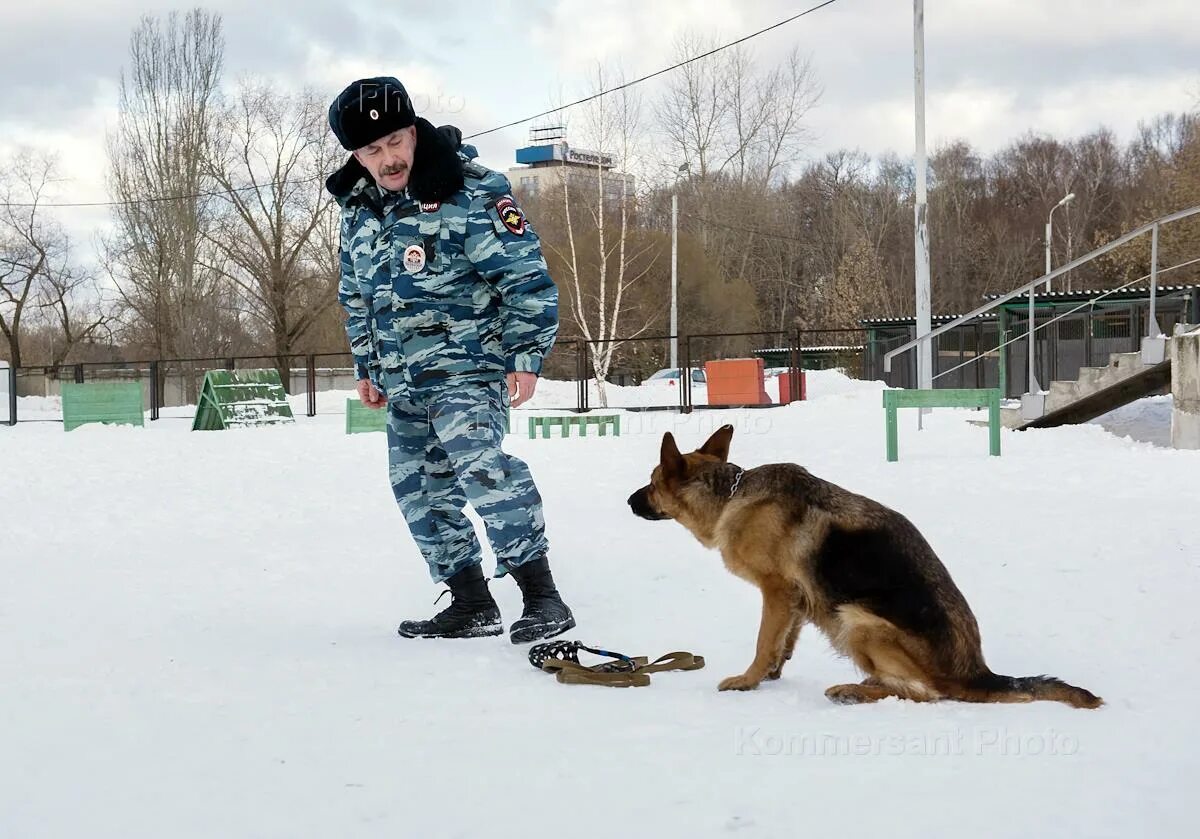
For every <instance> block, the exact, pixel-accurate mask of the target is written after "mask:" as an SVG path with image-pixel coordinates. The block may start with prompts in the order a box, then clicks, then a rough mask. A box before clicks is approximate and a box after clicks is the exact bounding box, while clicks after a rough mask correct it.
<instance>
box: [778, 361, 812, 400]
mask: <svg viewBox="0 0 1200 839" xmlns="http://www.w3.org/2000/svg"><path fill="white" fill-rule="evenodd" d="M796 381H797V384H798V385H799V386H798V387H797V388H796V389H795V392H794V393H793V392H792V374H791V373H780V374H779V404H780V405H786V404H788V403H789V402H802V401H804V400H805V399H807V398H808V394H807V388H806V387H805V384H806V383H805V380H804V371H803V370H800V371H799V375H797V376H796Z"/></svg>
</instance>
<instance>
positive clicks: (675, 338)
mask: <svg viewBox="0 0 1200 839" xmlns="http://www.w3.org/2000/svg"><path fill="white" fill-rule="evenodd" d="M686 171H688V164H686V163H684V164H682V165H680V167H679V168H678V169H677V170H676V171H675V188H674V189H673V190H671V363H670V365H669V366H670V368H671V369H672V370H674V369H677V368H678V367H679V176H680V175H681V174H683V173H684V172H686Z"/></svg>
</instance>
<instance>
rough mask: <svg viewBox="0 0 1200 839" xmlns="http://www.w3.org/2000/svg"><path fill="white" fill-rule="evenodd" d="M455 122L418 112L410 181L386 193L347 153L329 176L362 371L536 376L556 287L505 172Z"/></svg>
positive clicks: (389, 375)
mask: <svg viewBox="0 0 1200 839" xmlns="http://www.w3.org/2000/svg"><path fill="white" fill-rule="evenodd" d="M460 138H461V134H460V133H459V131H458V129H456V128H452V127H449V126H445V127H443V128H441V129H435V128H434V127H433V126H432V125H430V124H429V123H428V122H427V121H426V120H424V119H420V118H418V120H417V147H416V152H415V156H414V160H413V166H412V174H411V176H410V177H409V184H408V188H407V189H406V190H405V191H404V192H403V193H392V192H388V191H386V190H381V189H379V187H378V186H377V185H376V183H375V181H374V179H373V178H372V177H371V176H370V174H369V173H368V172H367V171H366V170H365V169H364V168H363V167H362V166H361V164H359V163H358V161H357V160H355V158H354V157H351V158H350V160H349V161H348V162H347V163H346V165H345V166H343V167H342V168H341V169H340V170H338V171H337V172H336V173H334V174H333V175H332V176H331V177H330V178H329V179H328V181H327V182H326V186H327V188H328V189H329V191H330V193H331V194H332V195H333V196H334V197H335V198H336V200H337V201H338V203H339V204H340V205H341V208H342V210H341V282H340V286H339V290H338V300H339V302H340V303H341V305H342V307H343V308H344V309H345V310H346V313H347V316H348V319H347V321H346V333H347V335H348V336H349V339H350V350H351V352H352V353H353V354H354V361H355V375H356V378H358V379H363V378H370V379H371V381H372V382H374V383H375V384H376V385H377V386H379V387H380V389H382V390H385V391H386V392H387V393H388V395H389V396H394V395H396V394H397V393H398V392H403V391H404V390H405V389H406V388H415V389H418V390H420V389H424V388H436V387H439V386H442V385H445V384H453V383H459V382H463V381H472V380H474V381H494V380H496V379H498V378H500V377H501V376H503V374H504V373H505V372H513V371H528V372H532V373H540V372H541V368H542V359H543V358H544V357H545V356H546V354H547V353H548V352H550V348H551V347H552V346H553V344H554V338H555V335H556V334H557V331H558V290H557V288H556V287H555V285H554V281H553V280H552V279H551V278H550V274H549V273H548V271H547V270H546V261H545V258H544V257H543V256H542V251H541V245H540V243H539V241H538V238H537V235H536V234H535V233H534V231H533V229H532V227H530V225H529V223H528V221H527V220H526V219H525V217H524V215H523V213H522V212H521V210H520V208H519V207H517V205H516V203H515V202H514V200H513V198H512V195H511V187H510V185H509V182H508V179H507V178H506V177H505V176H504V175H502V174H500V173H499V172H493V171H491V170H490V169H486V168H485V167H483V166H480V165H479V164H477V163H475V162H474V161H473V158H474V157H475V149H474V148H473V147H471V146H462V145H460Z"/></svg>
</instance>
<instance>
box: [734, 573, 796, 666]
mask: <svg viewBox="0 0 1200 839" xmlns="http://www.w3.org/2000/svg"><path fill="white" fill-rule="evenodd" d="M759 587H760V588H761V589H762V622H761V623H760V624H759V627H758V647H757V648H756V650H755V653H754V661H753V662H751V663H750V666H749V667H748V668H746V672H745V673H743V674H742V675H740V676H730V677H729V678H728V679H722V680H721V683H720V684H719V685H718V686H717V688H718V690H753V689H754V688H756V687H758V685H759V683H760V682H762V680H763V679H765V678H767V675H768V674H769V673H770V672H771V671H772V670H773V669H774V668H775V667H776V665H777V664H778V662H779V660H780V659H781V657H782V655H783V651H784V642H785V641H786V640H788V637H789V635H790V634H791V629H792V625H793V623H794V621H793V615H794V610H793V599H794V595H793V593H792V588H791V586H790V585H788V584H787V583H786V582H784V581H783V580H766V581H763V582H762V583H760V584H759ZM796 631H797V632H799V628H797V630H796Z"/></svg>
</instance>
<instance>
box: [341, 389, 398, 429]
mask: <svg viewBox="0 0 1200 839" xmlns="http://www.w3.org/2000/svg"><path fill="white" fill-rule="evenodd" d="M387 415H388V412H387V407H386V406H385V407H383V408H368V407H367V406H366V405H364V404H363V403H362V401H361V400H360V399H359V398H358V397H357V396H355V397H352V398H348V399H347V400H346V433H347V434H363V433H366V432H370V431H387Z"/></svg>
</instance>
